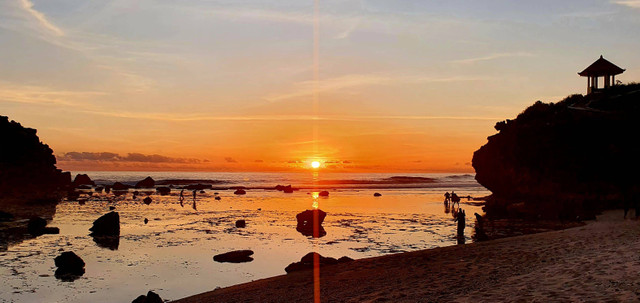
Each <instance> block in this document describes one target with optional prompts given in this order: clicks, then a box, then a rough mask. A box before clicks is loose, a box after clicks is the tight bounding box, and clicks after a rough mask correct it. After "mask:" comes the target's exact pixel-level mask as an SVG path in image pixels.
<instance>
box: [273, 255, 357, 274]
mask: <svg viewBox="0 0 640 303" xmlns="http://www.w3.org/2000/svg"><path fill="white" fill-rule="evenodd" d="M316 257H317V259H318V264H319V266H320V267H322V266H326V265H334V264H338V263H346V262H350V261H353V259H351V258H349V257H346V256H345V257H342V258H340V259H338V260H336V259H335V258H331V257H323V256H322V255H320V254H319V253H316V252H310V253H308V254H306V255H304V257H302V258H301V259H300V262H294V263H291V264H289V265H288V266H287V267H286V268H285V269H284V270H285V271H286V272H287V273H291V272H295V271H301V270H308V269H312V268H313V267H314V263H315V259H316Z"/></svg>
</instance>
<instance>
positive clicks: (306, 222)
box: [296, 209, 327, 238]
mask: <svg viewBox="0 0 640 303" xmlns="http://www.w3.org/2000/svg"><path fill="white" fill-rule="evenodd" d="M326 216H327V213H326V212H324V211H322V210H320V209H314V210H305V211H303V212H301V213H299V214H297V215H296V220H297V221H298V225H297V226H296V230H297V231H298V232H300V233H301V234H303V235H305V236H307V237H314V238H320V237H324V236H326V235H327V232H326V231H325V230H324V227H322V222H323V221H324V218H325V217H326ZM314 226H317V230H316V231H315V232H314Z"/></svg>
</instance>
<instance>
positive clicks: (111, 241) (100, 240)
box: [91, 235, 120, 250]
mask: <svg viewBox="0 0 640 303" xmlns="http://www.w3.org/2000/svg"><path fill="white" fill-rule="evenodd" d="M91 237H93V242H96V244H97V245H98V246H99V247H102V248H108V249H111V250H118V246H120V237H119V236H94V235H91Z"/></svg>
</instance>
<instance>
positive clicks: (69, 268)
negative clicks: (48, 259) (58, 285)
mask: <svg viewBox="0 0 640 303" xmlns="http://www.w3.org/2000/svg"><path fill="white" fill-rule="evenodd" d="M54 262H55V265H56V267H58V269H57V270H56V272H55V277H56V278H58V279H60V280H62V281H67V282H70V281H73V280H75V279H77V278H79V277H80V276H82V275H84V261H83V260H82V258H80V257H78V255H76V254H75V253H74V252H72V251H67V252H63V253H62V254H61V255H59V256H57V257H56V258H55V259H54Z"/></svg>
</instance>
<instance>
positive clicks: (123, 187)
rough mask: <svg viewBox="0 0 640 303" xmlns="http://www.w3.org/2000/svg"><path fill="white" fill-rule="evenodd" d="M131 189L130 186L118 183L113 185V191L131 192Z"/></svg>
mask: <svg viewBox="0 0 640 303" xmlns="http://www.w3.org/2000/svg"><path fill="white" fill-rule="evenodd" d="M130 187H131V186H129V185H126V184H122V183H120V182H116V183H113V185H112V186H111V189H112V190H129V188H130Z"/></svg>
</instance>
